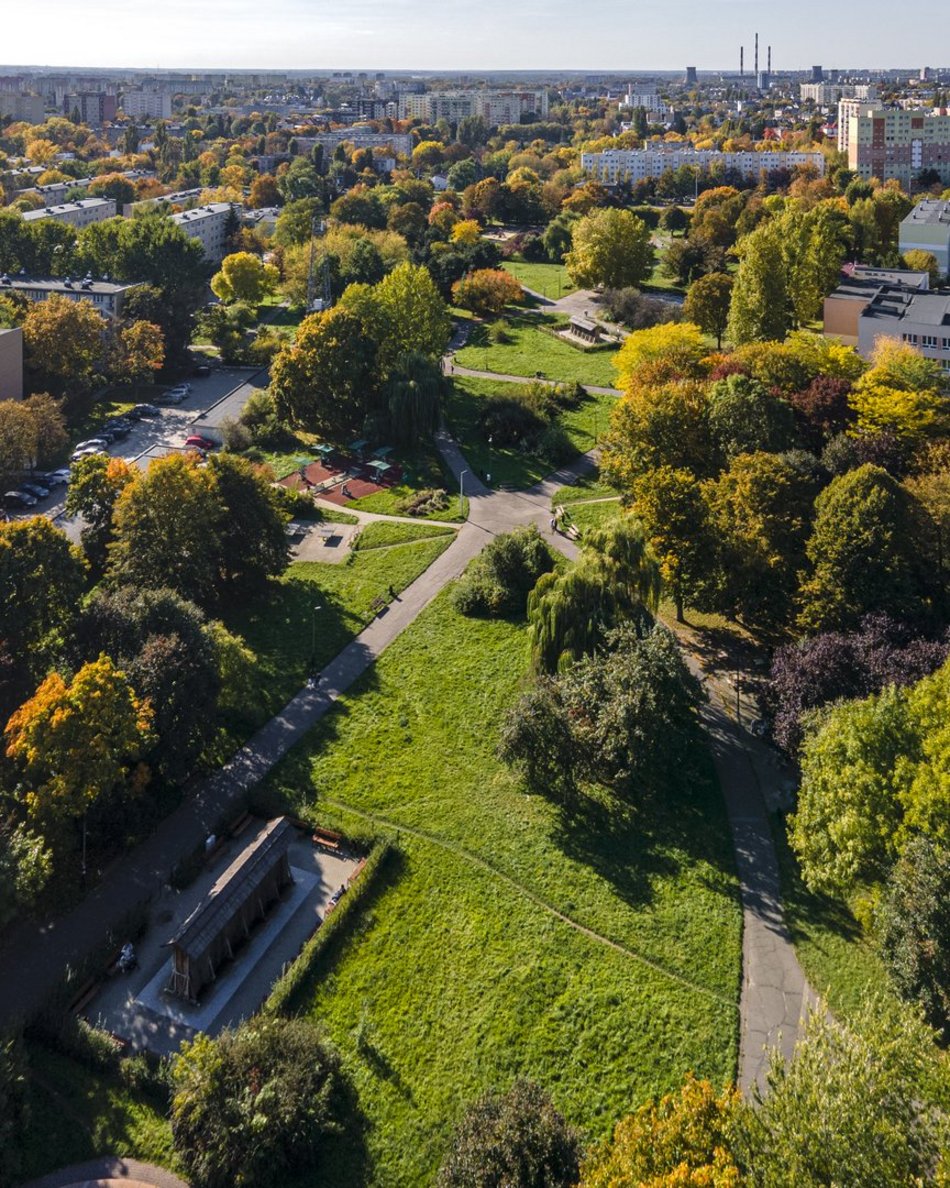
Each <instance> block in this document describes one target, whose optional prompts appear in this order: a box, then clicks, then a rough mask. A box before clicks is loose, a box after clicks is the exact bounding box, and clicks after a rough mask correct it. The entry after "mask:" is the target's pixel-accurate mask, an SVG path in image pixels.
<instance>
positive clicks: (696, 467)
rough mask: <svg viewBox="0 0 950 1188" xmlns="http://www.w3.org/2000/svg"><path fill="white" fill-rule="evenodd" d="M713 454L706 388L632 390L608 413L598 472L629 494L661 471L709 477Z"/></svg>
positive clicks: (676, 385)
mask: <svg viewBox="0 0 950 1188" xmlns="http://www.w3.org/2000/svg"><path fill="white" fill-rule="evenodd" d="M630 337H631V338H633V337H634V335H631V336H630ZM628 341H629V340H628ZM716 453H717V451H716V450H715V449H714V448H712V443H711V442H710V437H709V397H708V395H707V391H706V387H705V385H703V384H700V383H696V382H694V381H686V382H682V383H670V384H663V385H662V387H658V388H647V387H637V388H634V389H633V390H632V391H631V392H630V393H629V394H628V395H626V396H622V397H621V398H620V400H618V401H617V404H616V405H615V406H614V409H613V411H612V413H611V418H610V433H609V434H608V437H607V440H606V443H605V446H604V450H603V452H602V455H601V466H602V469H603V473H604V477H605V478H606V479H607V481H608V482H609V483H611V484H612V485H613V486H615V487H617V488H619V489H621V490H626V491H632V490H633V485H634V483H635V482H636V480H637V479H638V478H639V477H641V476H642V475H643V474H645V473H646V472H647V471H650V470H656V469H658V468H659V467H661V466H670V467H672V468H673V469H674V470H688V471H690V472H691V473H693V474H694V475H696V476H697V477H704V476H705V475H708V474H714V473H716V471H717V469H718V458H717V457H716Z"/></svg>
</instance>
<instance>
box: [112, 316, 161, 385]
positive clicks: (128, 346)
mask: <svg viewBox="0 0 950 1188" xmlns="http://www.w3.org/2000/svg"><path fill="white" fill-rule="evenodd" d="M164 365H165V335H164V334H163V333H162V329H161V327H160V326H156V325H155V323H154V322H144V321H138V322H132V323H131V324H129V325H125V326H119V327H117V329H116V330H115V331H114V333H113V335H112V339H111V342H110V354H109V372H110V374H111V376H112V379H113V380H114V381H115V382H116V383H119V384H134V383H142V382H144V381H145V380H148V379H152V380H154V378H155V373H156V372H158V371H161V369H162V367H163V366H164Z"/></svg>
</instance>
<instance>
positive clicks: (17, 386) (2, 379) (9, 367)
mask: <svg viewBox="0 0 950 1188" xmlns="http://www.w3.org/2000/svg"><path fill="white" fill-rule="evenodd" d="M22 399H23V331H22V330H21V329H20V328H19V326H18V327H17V328H16V329H15V330H0V400H22Z"/></svg>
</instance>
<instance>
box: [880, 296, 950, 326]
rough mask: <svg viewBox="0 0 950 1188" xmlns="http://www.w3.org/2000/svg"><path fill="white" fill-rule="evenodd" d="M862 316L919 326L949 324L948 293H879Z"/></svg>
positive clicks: (949, 297) (949, 306) (949, 307)
mask: <svg viewBox="0 0 950 1188" xmlns="http://www.w3.org/2000/svg"><path fill="white" fill-rule="evenodd" d="M861 317H862V318H879V319H882V320H889V321H895V320H896V321H905V320H906V321H908V322H914V323H915V324H917V325H921V326H950V293H899V292H896V291H891V292H882V293H879V294H878V295H877V296H876V297H875V298H874V299H873V300H872V301H871V302H870V303H869V304H868V306H867V308H866V309H864V310H863V311H862V313H861Z"/></svg>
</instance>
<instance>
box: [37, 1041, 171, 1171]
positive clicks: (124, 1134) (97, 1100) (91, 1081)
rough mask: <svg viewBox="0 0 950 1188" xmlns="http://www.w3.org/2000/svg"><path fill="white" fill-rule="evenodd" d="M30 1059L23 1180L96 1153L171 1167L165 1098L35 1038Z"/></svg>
mask: <svg viewBox="0 0 950 1188" xmlns="http://www.w3.org/2000/svg"><path fill="white" fill-rule="evenodd" d="M29 1059H30V1069H31V1074H32V1075H31V1077H30V1081H29V1093H30V1108H31V1124H30V1126H29V1128H28V1129H27V1132H26V1134H25V1136H24V1166H23V1169H22V1171H23V1179H24V1180H28V1179H32V1178H34V1177H36V1176H40V1175H43V1174H45V1173H46V1172H49V1171H53V1170H55V1169H56V1168H60V1167H65V1166H67V1165H69V1164H72V1163H80V1162H84V1161H85V1160H87V1159H92V1158H94V1157H95V1156H97V1155H120V1156H131V1157H134V1158H136V1159H142V1160H145V1161H147V1162H150V1163H157V1164H160V1165H162V1166H165V1167H174V1165H175V1160H174V1154H173V1151H172V1142H171V1127H170V1126H169V1124H168V1121H167V1118H166V1116H165V1115H166V1108H165V1105H164V1103H161V1102H155V1101H152V1100H151V1099H150V1098H147V1097H145V1096H143V1095H142V1094H140V1093H133V1092H132V1091H131V1090H129V1089H128V1088H127V1087H126V1086H125V1085H123V1084H122V1083H121V1082H120V1081H119V1080H118V1078H116V1077H105V1076H103V1075H102V1074H101V1073H94V1072H92V1071H91V1070H90V1069H87V1068H85V1067H84V1066H83V1065H81V1064H79V1063H77V1062H76V1061H74V1060H70V1059H69V1058H67V1057H65V1056H63V1055H61V1054H59V1053H58V1052H52V1051H50V1050H49V1049H47V1048H44V1047H41V1046H39V1045H37V1044H31V1045H30V1049H29Z"/></svg>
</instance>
